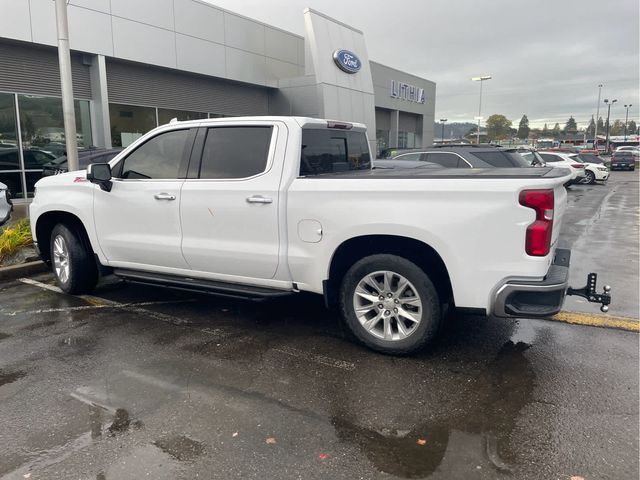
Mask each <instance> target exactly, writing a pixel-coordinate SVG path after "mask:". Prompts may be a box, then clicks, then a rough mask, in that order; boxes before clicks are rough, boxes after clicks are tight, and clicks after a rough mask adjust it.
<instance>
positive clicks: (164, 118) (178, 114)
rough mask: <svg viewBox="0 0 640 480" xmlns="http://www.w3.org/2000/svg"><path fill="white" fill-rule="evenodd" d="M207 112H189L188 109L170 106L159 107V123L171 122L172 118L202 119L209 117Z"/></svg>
mask: <svg viewBox="0 0 640 480" xmlns="http://www.w3.org/2000/svg"><path fill="white" fill-rule="evenodd" d="M207 116H208V115H207V114H206V113H202V112H189V111H187V110H171V109H168V108H158V124H159V125H164V124H166V123H169V122H170V121H171V119H173V118H177V119H178V120H179V121H181V122H184V121H186V120H201V119H203V118H207Z"/></svg>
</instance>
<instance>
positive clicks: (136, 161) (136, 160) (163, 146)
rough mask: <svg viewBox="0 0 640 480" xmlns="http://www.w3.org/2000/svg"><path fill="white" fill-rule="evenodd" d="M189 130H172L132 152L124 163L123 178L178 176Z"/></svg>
mask: <svg viewBox="0 0 640 480" xmlns="http://www.w3.org/2000/svg"><path fill="white" fill-rule="evenodd" d="M188 136H189V130H172V131H170V132H165V133H161V134H160V135H158V136H156V137H153V138H152V139H151V140H149V141H147V142H146V143H144V144H143V145H141V146H140V147H138V148H136V149H135V150H134V151H133V152H131V153H130V154H129V155H128V156H127V157H126V158H125V159H124V163H123V165H122V175H121V177H122V178H126V179H143V178H145V179H157V178H178V177H179V175H180V173H179V172H180V163H181V162H182V157H183V154H184V148H185V145H186V143H187V138H188Z"/></svg>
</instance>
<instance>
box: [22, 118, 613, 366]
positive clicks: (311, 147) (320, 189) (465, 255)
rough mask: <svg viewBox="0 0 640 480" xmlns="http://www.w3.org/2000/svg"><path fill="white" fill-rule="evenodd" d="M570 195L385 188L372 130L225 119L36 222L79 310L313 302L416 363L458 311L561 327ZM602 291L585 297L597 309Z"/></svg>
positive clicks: (410, 182)
mask: <svg viewBox="0 0 640 480" xmlns="http://www.w3.org/2000/svg"><path fill="white" fill-rule="evenodd" d="M568 177H569V172H565V171H564V170H559V169H552V168H513V169H511V168H504V169H464V170H463V169H457V170H455V169H452V170H449V169H425V170H424V172H422V171H420V169H417V170H411V171H407V170H398V171H394V170H377V169H371V158H370V153H369V147H368V142H367V136H366V133H365V127H364V125H360V124H349V123H343V122H333V121H327V120H319V119H312V118H299V117H254V118H250V117H248V118H226V119H210V120H198V121H190V122H175V123H171V124H168V125H164V126H161V127H158V128H156V129H155V130H153V131H151V132H149V133H148V134H146V135H144V136H143V137H141V138H140V139H138V140H137V141H136V142H135V143H133V144H132V145H131V146H129V147H128V148H126V149H124V150H123V151H122V152H121V153H120V154H119V155H118V156H116V157H115V158H114V159H113V160H112V161H111V162H109V163H108V164H106V163H104V164H93V165H90V166H89V168H88V169H87V171H86V172H84V171H78V172H69V173H66V174H61V175H57V176H53V177H48V178H44V179H42V180H40V181H39V182H38V183H37V185H36V187H37V189H36V191H37V193H36V195H35V199H34V201H33V203H32V204H31V206H30V215H31V226H32V232H33V238H34V239H35V241H36V242H37V245H39V247H40V248H39V251H40V254H41V256H42V258H43V259H44V260H45V261H46V262H50V263H51V264H52V266H53V271H54V273H55V277H56V280H57V282H58V284H59V286H60V287H61V288H62V289H63V290H64V291H65V292H68V293H73V294H75V293H82V292H86V291H89V290H91V289H92V288H93V287H94V286H95V285H96V282H97V280H98V277H99V275H101V274H105V273H114V274H116V275H118V276H120V277H122V278H125V279H128V280H130V281H134V282H141V283H145V284H154V285H163V286H171V287H175V288H182V289H187V290H195V291H203V292H211V293H217V294H221V295H228V296H234V297H242V298H251V299H263V298H268V297H274V296H280V295H286V294H291V293H294V292H299V291H306V292H313V293H318V294H323V295H324V296H325V299H326V303H327V305H328V306H329V307H338V308H339V309H340V311H341V313H342V316H343V318H344V320H345V321H346V323H347V324H348V326H349V327H350V329H351V330H352V331H353V333H354V334H355V336H356V337H357V338H358V339H359V340H360V341H362V342H363V343H365V344H366V345H368V346H369V347H371V348H374V349H376V350H379V351H382V352H385V353H394V354H404V353H409V352H413V351H415V350H417V349H419V348H420V347H422V346H423V345H424V344H425V343H426V342H428V341H429V340H430V339H431V338H432V337H433V336H434V334H435V332H436V330H437V328H438V325H439V323H440V322H441V319H442V318H443V314H444V312H446V311H447V310H448V309H450V308H453V307H455V308H457V309H462V310H466V311H469V312H474V313H477V314H484V315H496V316H503V317H533V316H538V317H539V316H546V315H552V314H554V313H556V312H558V311H559V310H560V308H561V306H562V303H563V301H564V297H565V295H566V294H567V293H568V290H570V289H568V287H567V278H568V267H569V253H570V252H569V251H568V250H561V249H557V248H556V246H557V242H558V232H559V231H560V224H561V221H562V216H563V214H564V211H565V205H566V191H565V188H564V187H563V184H564V183H566V181H567V180H568ZM593 280H594V283H593V285H591V284H589V285H588V287H589V290H588V292H587V291H586V290H585V291H583V292H582V293H583V296H588V295H587V294H589V295H596V294H595V279H593ZM591 287H593V288H591ZM580 292H581V291H578V292H577V294H581V293H580ZM569 293H571V292H569ZM597 297H598V298H597V300H598V301H600V302H601V303H603V306H604V304H605V302H606V303H608V295H607V294H606V293H605V294H604V296H603V295H597Z"/></svg>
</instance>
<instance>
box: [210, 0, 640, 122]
mask: <svg viewBox="0 0 640 480" xmlns="http://www.w3.org/2000/svg"><path fill="white" fill-rule="evenodd" d="M209 1H210V3H213V4H215V5H217V6H220V7H222V8H225V9H227V10H231V11H233V12H237V13H240V14H242V15H245V16H248V17H251V18H254V19H256V20H260V21H263V22H265V23H268V24H270V25H275V26H277V27H280V28H283V29H285V30H288V31H291V32H294V33H298V34H300V35H304V21H303V16H302V12H303V10H304V8H305V7H311V8H314V9H316V10H319V11H321V12H323V13H326V14H327V15H329V16H332V17H334V18H336V19H338V20H341V21H342V22H345V23H348V24H350V25H352V26H354V27H356V28H358V29H360V30H362V31H364V34H365V39H366V42H367V49H368V53H369V58H370V59H371V60H374V61H377V62H380V63H383V64H385V65H389V66H391V67H395V68H398V69H400V70H404V71H406V72H409V73H412V74H415V75H418V76H421V77H424V78H427V79H429V80H433V81H434V82H436V84H437V85H436V120H437V119H439V118H442V117H445V118H448V119H449V121H473V118H474V117H476V116H477V115H478V113H477V112H478V93H479V86H478V83H476V82H472V81H471V80H470V78H471V77H472V76H477V75H487V74H489V75H492V76H493V79H492V80H488V81H486V82H484V87H483V88H484V92H483V97H482V103H483V106H482V115H483V117H484V118H485V119H486V118H487V117H488V116H489V115H491V114H493V113H502V114H505V115H506V116H507V118H509V119H510V120H512V121H513V122H514V124H517V122H519V120H520V118H521V116H522V114H523V113H525V114H526V115H527V116H528V117H529V121H530V124H531V126H542V124H543V123H545V122H547V123H549V124H550V125H549V127H550V128H551V127H552V126H553V124H554V123H555V122H559V123H560V124H561V125H563V124H564V123H565V122H566V120H567V119H568V118H569V116H570V115H573V116H574V117H575V119H576V121H577V122H578V126H580V127H583V126H585V125H586V123H587V122H588V121H589V119H590V118H591V115H594V114H595V113H596V105H597V100H598V88H597V85H598V84H599V83H602V84H604V87H603V89H602V98H603V99H604V98H617V99H618V103H617V104H615V107H614V108H613V109H612V118H621V119H622V120H624V110H625V109H624V108H623V106H622V105H623V104H625V103H627V104H629V103H631V104H633V107H632V108H631V109H630V110H629V119H631V118H633V119H634V120H635V121H636V122H638V112H639V111H640V110H639V108H638V107H639V105H640V98H639V88H640V87H639V69H640V65H639V60H638V54H639V53H638V49H639V41H640V39H639V32H638V23H639V12H638V9H639V7H638V3H639V2H638V0H598V1H595V0H533V1H528V2H525V1H522V0H521V1H518V0H484V1H479V0H392V1H385V2H382V1H375V2H374V1H371V0H209ZM603 107H604V104H602V107H601V108H600V115H601V116H603V117H606V109H604V108H603Z"/></svg>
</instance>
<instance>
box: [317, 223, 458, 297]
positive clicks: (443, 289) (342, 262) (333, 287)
mask: <svg viewBox="0 0 640 480" xmlns="http://www.w3.org/2000/svg"><path fill="white" fill-rule="evenodd" d="M376 254H390V255H397V256H399V257H402V258H405V259H407V260H409V261H411V262H413V263H415V264H416V265H417V266H418V267H420V268H421V269H422V270H423V271H424V272H425V273H426V274H427V275H429V278H430V279H431V281H432V282H433V284H434V286H435V287H436V290H437V292H438V295H439V297H440V301H441V303H450V304H453V303H454V296H453V289H452V286H451V278H450V275H449V271H448V270H447V267H446V265H445V263H444V261H443V260H442V257H441V256H440V254H439V253H438V252H437V251H436V250H435V249H434V248H433V247H431V246H430V245H428V244H426V243H424V242H422V241H420V240H416V239H415V238H411V237H403V236H398V235H361V236H357V237H353V238H350V239H348V240H345V241H344V242H342V243H341V244H340V245H339V246H338V248H337V249H336V250H335V251H334V252H333V255H332V257H331V262H330V264H329V275H328V279H327V280H325V282H324V284H323V290H324V297H325V303H326V304H327V306H328V307H335V306H336V305H337V303H338V293H339V290H340V283H341V282H342V279H343V278H344V275H345V274H346V273H347V271H348V270H349V268H350V267H351V265H353V264H354V263H355V262H357V261H358V260H360V259H362V258H364V257H368V256H370V255H376Z"/></svg>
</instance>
